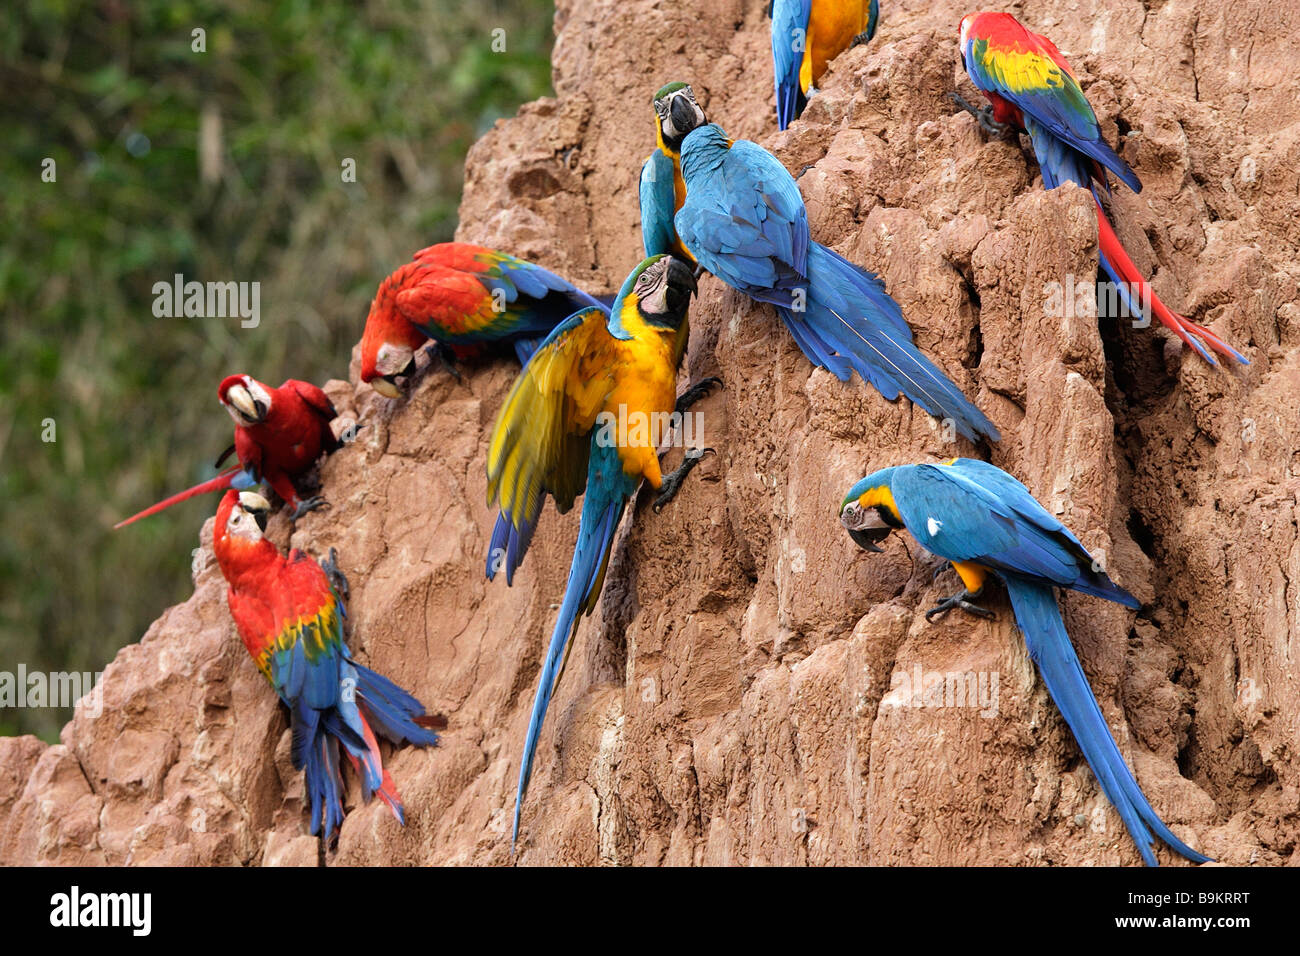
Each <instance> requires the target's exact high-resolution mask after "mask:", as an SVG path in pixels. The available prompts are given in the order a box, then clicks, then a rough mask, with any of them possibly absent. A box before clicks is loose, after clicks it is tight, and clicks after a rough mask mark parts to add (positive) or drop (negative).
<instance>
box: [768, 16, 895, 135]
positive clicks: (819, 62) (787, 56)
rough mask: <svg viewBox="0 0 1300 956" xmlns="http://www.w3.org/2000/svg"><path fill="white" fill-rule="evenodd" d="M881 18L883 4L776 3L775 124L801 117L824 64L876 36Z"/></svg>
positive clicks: (822, 71) (774, 39)
mask: <svg viewBox="0 0 1300 956" xmlns="http://www.w3.org/2000/svg"><path fill="white" fill-rule="evenodd" d="M879 19H880V2H879V0H773V3H772V72H773V74H774V76H775V79H776V123H777V126H779V127H780V128H781V129H785V128H786V127H787V126H789V125H790V124H791V123H792V122H794V121H795V120H796V119H798V118H799V115H800V114H801V113H802V112H803V108H804V107H805V106H806V105H807V104H808V94H809V93H810V92H811V91H812V89H813V86H814V85H815V84H816V83H817V81H818V80H820V79H821V77H822V74H823V73H825V72H826V65H827V64H828V63H830V61H831V60H833V59H835V58H836V57H837V56H839V55H840V54H841V53H843V52H844V51H845V50H847V49H848V48H849V47H853V46H857V45H858V44H859V43H866V42H867V41H868V40H870V39H871V38H872V37H873V36H875V34H876V21H877V20H879Z"/></svg>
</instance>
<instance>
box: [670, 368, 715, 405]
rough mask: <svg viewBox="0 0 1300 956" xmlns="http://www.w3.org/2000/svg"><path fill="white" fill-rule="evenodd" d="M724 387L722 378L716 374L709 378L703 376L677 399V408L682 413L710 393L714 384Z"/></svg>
mask: <svg viewBox="0 0 1300 956" xmlns="http://www.w3.org/2000/svg"><path fill="white" fill-rule="evenodd" d="M715 385H716V386H718V388H722V387H723V386H722V379H720V378H718V376H716V375H710V376H709V377H708V378H702V379H700V380H699V381H698V382H696V383H695V384H694V385H692V386H691V387H690V388H688V389H687V390H686V391H684V392H682V394H681V397H680V398H678V399H677V405H676V409H677V412H678V413H679V414H680V413H682V412H685V411H686V410H687V409H688V408H690V407H691V406H692V405H694V404H695V403H696V402H698V401H699V400H700V399H702V398H704V397H705V396H706V395H708V394H709V391H710V390H711V389H712V388H713V386H715Z"/></svg>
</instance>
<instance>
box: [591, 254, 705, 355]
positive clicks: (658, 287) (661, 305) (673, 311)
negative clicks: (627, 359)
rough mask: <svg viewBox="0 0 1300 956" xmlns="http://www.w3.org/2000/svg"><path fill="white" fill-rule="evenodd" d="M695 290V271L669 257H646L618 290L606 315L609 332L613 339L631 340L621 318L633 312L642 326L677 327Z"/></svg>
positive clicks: (630, 334)
mask: <svg viewBox="0 0 1300 956" xmlns="http://www.w3.org/2000/svg"><path fill="white" fill-rule="evenodd" d="M696 291H697V287H696V283H695V271H694V270H693V269H692V268H691V267H690V266H688V265H687V264H686V263H685V262H682V260H681V259H676V258H673V257H672V256H669V255H663V254H660V255H657V256H650V257H649V258H648V259H645V260H644V261H642V263H641V264H640V265H639V266H637V267H636V268H635V269H633V270H632V272H631V274H630V275H628V277H627V278H626V279H625V280H624V281H623V287H622V288H621V289H619V290H618V297H617V298H616V299H615V300H614V305H613V306H612V308H611V309H610V313H609V331H610V334H611V335H613V336H614V337H615V338H617V339H630V338H632V329H630V328H629V327H628V323H626V322H625V321H624V318H625V317H627V318H630V314H629V312H628V310H629V309H634V310H635V313H636V316H637V317H638V318H639V319H640V321H641V322H642V323H644V324H645V325H647V326H650V327H651V328H659V329H670V330H676V329H679V328H681V324H682V322H683V320H685V318H686V312H687V309H689V307H690V304H691V296H692V295H694V294H695V293H696Z"/></svg>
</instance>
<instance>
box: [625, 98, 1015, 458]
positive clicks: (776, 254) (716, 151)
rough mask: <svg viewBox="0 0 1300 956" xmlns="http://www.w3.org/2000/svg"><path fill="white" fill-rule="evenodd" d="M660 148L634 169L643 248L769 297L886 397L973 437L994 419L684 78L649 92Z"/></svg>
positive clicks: (831, 365)
mask: <svg viewBox="0 0 1300 956" xmlns="http://www.w3.org/2000/svg"><path fill="white" fill-rule="evenodd" d="M654 107H655V115H656V123H655V132H656V139H657V143H658V148H657V149H656V150H655V151H654V152H653V153H652V154H651V155H650V158H649V159H647V160H646V162H645V165H644V166H643V167H642V170H641V233H642V239H643V241H644V243H645V248H646V253H647V254H648V255H653V254H655V253H664V252H667V253H672V254H673V255H677V256H681V257H684V258H687V259H689V260H690V261H692V262H695V263H697V264H698V265H699V267H700V268H702V269H705V270H707V271H709V272H711V273H713V274H714V275H715V276H717V277H718V278H719V279H721V280H722V281H723V282H725V283H726V284H727V285H729V286H731V287H732V288H733V289H737V290H739V291H740V292H744V293H745V294H746V295H748V296H750V297H751V298H753V299H755V300H757V301H759V302H767V303H770V304H771V305H773V306H775V307H776V311H777V314H778V315H780V316H781V319H782V321H783V322H784V323H785V326H786V328H788V329H789V330H790V333H791V334H792V335H793V336H794V339H795V342H796V343H798V345H799V348H800V349H801V350H802V351H803V353H804V355H806V356H808V358H809V359H810V360H811V361H812V362H813V363H814V364H815V365H818V366H820V367H821V368H824V369H828V370H829V371H830V372H831V373H832V374H834V375H835V376H836V377H837V378H839V379H840V380H841V381H848V379H849V378H850V376H851V374H852V372H853V371H855V370H856V371H857V373H858V374H859V375H861V376H862V377H863V378H864V379H866V380H867V381H868V382H870V383H871V384H872V385H874V386H875V387H876V389H877V390H879V392H880V394H881V395H883V396H884V397H885V398H887V399H889V400H890V401H892V400H894V399H896V398H897V397H898V394H899V393H900V392H902V393H903V394H904V395H906V396H907V397H908V398H910V399H911V400H912V402H913V403H915V404H916V405H919V406H920V407H921V408H923V409H925V410H926V411H927V412H929V413H930V414H931V415H934V416H935V417H936V418H942V419H948V420H950V421H952V422H953V424H954V425H955V427H956V429H957V430H958V431H959V432H960V433H961V434H962V435H965V436H966V437H967V438H969V439H970V440H971V441H976V440H978V438H979V436H980V435H984V436H987V437H988V438H990V439H992V440H994V441H996V440H997V439H998V438H999V437H1000V436H999V435H998V430H997V429H996V428H995V427H994V426H993V423H992V422H990V421H989V420H988V418H986V417H985V415H984V413H983V412H981V411H980V410H979V409H978V408H976V407H975V406H974V405H973V404H971V402H970V401H968V400H967V398H966V396H964V395H963V394H962V393H961V390H960V389H958V388H957V386H956V385H954V384H953V383H952V382H951V381H950V380H949V379H948V377H947V376H946V375H944V374H943V372H941V371H940V370H939V369H938V368H936V367H935V365H934V364H933V363H932V362H931V361H930V360H929V359H927V358H926V357H925V356H924V355H922V354H921V353H920V352H919V351H918V350H917V348H916V346H915V345H913V344H912V330H911V328H910V327H909V326H908V324H907V322H906V321H905V320H904V319H903V313H902V310H900V309H899V307H898V303H897V302H895V301H894V300H893V299H892V298H890V297H889V294H888V293H887V292H885V286H884V283H883V282H881V281H880V279H879V278H877V277H876V276H875V275H873V274H872V273H870V272H867V271H866V270H865V269H860V268H858V267H857V266H855V265H853V264H852V263H851V262H849V261H848V260H846V259H844V258H843V257H842V256H840V255H839V254H838V253H836V252H833V251H832V250H830V249H828V248H826V247H825V246H823V245H821V244H820V243H817V242H812V241H811V240H810V238H809V235H808V213H807V210H806V209H805V208H804V204H803V197H802V196H800V195H799V188H798V186H797V185H795V181H794V178H793V177H792V176H791V175H790V174H789V173H788V172H787V171H786V169H785V167H784V166H782V165H781V163H780V161H779V160H777V158H776V157H775V156H773V155H772V154H771V153H769V152H768V151H767V150H765V149H763V147H761V146H759V145H758V144H757V143H751V142H748V141H746V140H738V141H735V142H733V141H731V140H729V139H727V136H726V134H725V133H724V132H723V131H722V130H721V129H720V128H718V127H717V126H716V125H713V124H711V123H708V122H707V120H706V119H705V116H704V110H703V109H701V108H700V105H699V104H698V103H697V102H696V100H695V94H694V92H693V91H692V90H691V88H690V87H689V86H687V85H686V84H685V83H670V84H668V85H667V86H665V87H664V88H663V89H661V90H660V91H659V92H658V93H657V94H655V100H654Z"/></svg>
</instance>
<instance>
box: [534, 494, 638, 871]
mask: <svg viewBox="0 0 1300 956" xmlns="http://www.w3.org/2000/svg"><path fill="white" fill-rule="evenodd" d="M626 503H627V499H626V498H625V497H619V498H616V499H614V500H612V501H611V500H610V499H609V496H608V495H602V494H601V493H600V491H599V489H593V488H588V489H587V497H586V499H585V500H584V501H583V506H582V521H581V524H580V526H579V528H578V543H577V545H576V546H575V547H574V549H573V564H572V565H571V566H570V568H569V583H568V585H567V586H566V587H565V589H564V601H563V603H561V605H560V613H559V614H558V615H557V617H556V619H555V630H553V631H552V632H551V643H550V645H549V646H548V647H547V649H546V659H545V660H544V661H543V662H542V672H541V675H540V676H539V677H538V679H537V694H536V696H534V698H533V712H532V716H531V717H530V718H529V720H528V732H527V734H526V735H525V736H524V752H523V756H522V757H521V758H520V761H519V786H518V789H517V790H516V792H515V817H514V828H513V829H512V830H511V834H510V847H511V849H512V850H513V849H514V845H515V841H516V840H518V839H519V813H520V810H521V808H522V807H523V803H524V796H525V794H527V793H528V781H529V780H530V779H531V778H532V775H533V758H534V757H535V756H536V753H537V740H538V738H539V737H540V736H541V733H542V723H543V722H544V721H545V720H546V709H547V708H548V707H549V706H550V704H551V695H552V694H554V693H555V688H556V686H557V685H558V684H559V682H560V677H561V676H562V675H563V673H564V664H565V663H566V662H567V661H568V656H569V655H568V648H569V645H570V643H571V642H572V640H573V634H574V631H576V630H577V627H578V619H579V615H581V614H583V613H590V612H591V609H592V608H593V607H595V605H596V598H597V597H598V596H599V594H600V588H601V585H602V584H603V583H604V580H605V567H606V565H607V564H608V562H609V549H610V546H611V545H612V544H613V542H614V531H615V529H617V528H618V519H619V518H620V517H621V516H622V514H623V507H624V505H625V504H626Z"/></svg>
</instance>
